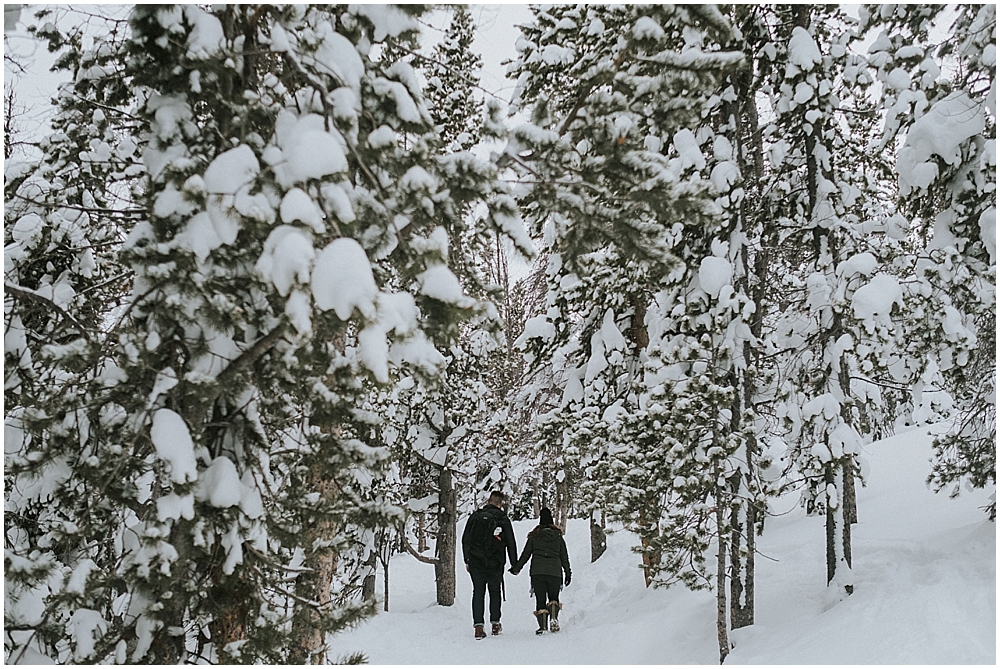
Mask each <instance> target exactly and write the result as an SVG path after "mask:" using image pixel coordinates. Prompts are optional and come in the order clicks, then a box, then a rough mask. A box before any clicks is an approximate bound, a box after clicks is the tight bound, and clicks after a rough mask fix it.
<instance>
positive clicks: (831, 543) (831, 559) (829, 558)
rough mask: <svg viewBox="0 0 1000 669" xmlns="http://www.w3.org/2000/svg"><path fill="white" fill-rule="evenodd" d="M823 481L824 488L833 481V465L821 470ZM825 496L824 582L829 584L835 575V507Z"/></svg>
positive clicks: (827, 487)
mask: <svg viewBox="0 0 1000 669" xmlns="http://www.w3.org/2000/svg"><path fill="white" fill-rule="evenodd" d="M823 482H824V483H825V484H826V489H827V490H829V486H831V485H833V483H834V475H833V465H829V464H828V465H827V466H826V467H825V468H824V470H823ZM823 494H825V495H827V497H826V584H827V585H830V583H831V582H833V578H834V577H835V576H836V575H837V509H836V508H835V507H834V506H833V505H832V504H830V497H829V494H828V493H826V492H824V493H823Z"/></svg>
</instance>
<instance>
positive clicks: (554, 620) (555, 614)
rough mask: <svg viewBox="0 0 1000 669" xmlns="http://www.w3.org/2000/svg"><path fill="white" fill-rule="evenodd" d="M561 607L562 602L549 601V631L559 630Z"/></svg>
mask: <svg viewBox="0 0 1000 669" xmlns="http://www.w3.org/2000/svg"><path fill="white" fill-rule="evenodd" d="M561 608H562V604H560V603H559V602H549V631H550V632H558V631H559V609H561Z"/></svg>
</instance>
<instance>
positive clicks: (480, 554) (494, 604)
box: [462, 490, 517, 639]
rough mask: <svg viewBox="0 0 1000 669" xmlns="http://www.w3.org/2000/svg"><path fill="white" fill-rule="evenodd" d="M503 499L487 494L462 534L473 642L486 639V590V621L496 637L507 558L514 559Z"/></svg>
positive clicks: (511, 530) (514, 544) (514, 548)
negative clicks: (469, 582)
mask: <svg viewBox="0 0 1000 669" xmlns="http://www.w3.org/2000/svg"><path fill="white" fill-rule="evenodd" d="M506 506H507V497H506V495H504V494H503V493H502V492H500V491H499V490H494V491H493V492H491V493H490V498H489V500H487V503H486V506H484V507H483V508H481V509H479V510H478V511H476V512H475V513H473V514H472V516H470V518H469V520H468V522H466V524H465V531H464V532H463V533H462V556H463V557H464V559H465V570H466V571H467V572H469V575H470V576H471V577H472V624H473V625H474V626H475V628H476V639H483V638H485V637H486V631H485V630H484V629H483V628H484V626H485V624H486V623H485V620H484V614H485V608H486V591H487V590H489V592H490V622H491V623H492V624H493V635H494V636H496V635H497V634H500V630H501V626H500V600H501V597H502V594H501V591H502V589H503V571H504V567H505V566H506V565H507V556H508V555H509V556H510V562H511V564H514V562H515V561H516V560H517V542H516V540H515V539H514V528H513V527H512V526H511V524H510V518H508V517H507V514H506V513H504V509H505V508H506Z"/></svg>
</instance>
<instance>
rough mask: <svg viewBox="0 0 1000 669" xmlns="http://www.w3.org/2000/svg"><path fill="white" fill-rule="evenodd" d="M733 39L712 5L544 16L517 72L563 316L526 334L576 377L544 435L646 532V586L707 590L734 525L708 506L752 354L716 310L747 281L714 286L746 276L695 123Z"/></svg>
mask: <svg viewBox="0 0 1000 669" xmlns="http://www.w3.org/2000/svg"><path fill="white" fill-rule="evenodd" d="M732 34H733V31H732V28H731V26H730V24H729V22H728V21H727V20H726V19H725V18H724V17H723V16H722V15H721V14H720V13H719V12H718V10H717V9H716V8H714V7H709V6H706V7H695V8H684V9H681V8H674V7H657V8H655V9H647V8H635V7H627V8H604V7H600V8H598V7H585V8H564V7H559V8H548V9H544V10H542V9H539V10H536V24H535V25H534V26H529V27H528V28H526V29H525V31H524V36H523V38H522V40H521V42H520V47H519V48H520V52H521V55H520V58H519V61H518V62H517V63H516V67H515V72H516V73H519V74H520V78H519V80H518V91H519V95H520V98H519V99H520V100H522V101H524V102H525V103H531V112H532V115H533V125H532V126H529V127H527V128H524V129H515V131H514V136H515V138H516V140H517V144H516V145H515V146H514V147H513V148H512V149H510V150H509V151H508V153H509V154H510V155H511V158H510V159H511V160H512V161H513V162H514V164H517V163H518V162H520V163H521V164H523V166H524V167H523V169H524V174H525V176H524V180H525V181H526V182H527V183H528V184H529V185H530V186H531V190H530V191H529V195H527V196H526V197H525V198H523V200H522V206H523V207H524V209H525V213H526V216H527V217H528V218H529V220H530V221H531V222H532V223H533V225H534V226H535V227H534V230H535V232H536V234H543V235H544V239H545V243H546V245H547V247H548V250H549V252H550V255H549V258H548V282H549V287H550V292H549V297H548V299H547V305H546V306H547V312H546V313H545V315H544V316H541V317H538V318H537V319H533V321H529V322H528V324H527V326H526V332H525V337H524V339H525V343H526V344H528V351H529V355H530V356H531V357H532V358H533V359H534V360H541V361H545V360H550V359H552V360H555V359H558V360H560V366H562V367H564V368H565V369H566V370H567V374H566V377H565V379H564V384H565V391H564V393H563V396H562V401H561V406H560V408H558V409H556V410H555V411H553V412H551V413H550V414H549V415H548V416H546V417H543V419H542V422H541V423H540V426H539V438H538V441H539V442H540V443H548V444H550V445H551V444H554V445H556V446H555V447H556V448H560V450H561V452H560V453H559V455H558V457H556V458H555V460H556V461H557V462H559V464H560V466H561V472H562V475H564V476H567V475H572V474H573V473H574V471H577V472H581V473H585V479H584V480H583V481H582V486H581V489H582V490H584V491H585V494H586V495H587V496H588V501H589V502H590V504H592V505H593V506H594V507H597V506H606V508H607V511H608V515H609V517H611V518H613V519H618V520H621V521H622V522H624V523H625V525H626V527H628V528H629V529H633V530H634V531H636V532H637V534H639V536H640V539H641V542H642V546H641V548H639V549H638V550H639V552H641V554H642V556H643V566H644V573H645V577H646V582H647V584H653V583H658V584H663V585H665V584H669V583H671V582H674V581H678V580H679V581H683V582H685V583H687V584H689V585H691V586H693V587H697V586H699V585H701V586H704V585H708V583H709V582H710V581H709V577H708V576H707V575H706V574H705V572H704V569H703V565H704V553H705V551H706V550H707V546H708V540H709V537H711V536H713V535H715V536H718V534H719V533H720V532H722V531H728V522H729V521H728V520H726V519H725V518H724V517H723V516H724V514H720V515H719V516H717V517H716V520H717V521H718V522H717V524H716V526H715V527H714V528H711V527H709V521H710V519H711V518H712V512H711V509H712V507H713V506H714V505H713V504H711V503H710V501H709V500H710V499H714V500H716V501H717V502H718V500H719V499H720V498H722V497H727V496H728V493H724V492H723V491H724V489H726V486H727V485H728V484H727V483H725V482H724V477H723V476H722V471H723V470H724V463H725V461H726V458H727V456H728V455H729V454H731V453H732V452H733V450H734V448H735V447H736V445H737V444H738V443H739V442H738V439H737V437H736V434H738V433H739V429H736V430H734V429H733V426H732V425H731V421H730V419H731V418H732V413H731V407H732V404H733V401H734V395H733V390H732V388H731V386H730V384H729V382H728V380H727V379H726V378H725V377H726V376H727V374H728V373H729V372H728V371H727V367H728V364H729V363H727V362H724V360H725V359H727V356H729V355H730V354H727V353H726V352H725V349H726V348H727V347H728V346H731V345H736V342H731V343H727V342H726V341H725V328H723V333H722V335H721V336H719V337H717V338H714V339H713V334H714V331H713V327H714V326H715V325H716V321H715V320H714V319H713V315H712V313H711V312H712V311H713V310H716V311H715V314H716V315H717V316H718V317H720V318H721V319H723V320H725V319H726V318H728V317H729V316H728V314H730V313H736V314H739V313H740V312H741V311H742V305H741V303H740V300H739V299H734V300H730V297H731V296H732V291H731V289H730V292H729V294H728V295H727V296H726V297H725V299H724V300H723V303H722V304H721V305H719V304H716V300H718V299H719V294H720V289H721V288H722V287H723V285H725V284H729V283H731V278H730V279H726V280H723V281H722V282H721V283H720V284H719V285H718V286H715V287H712V286H709V285H708V283H713V284H714V283H715V281H714V279H715V278H717V277H718V276H719V274H718V273H716V272H714V269H716V268H717V269H720V270H721V266H722V265H723V264H724V265H726V266H727V267H728V268H729V273H730V275H731V274H732V265H731V263H730V260H728V259H724V258H722V256H725V255H726V253H727V252H728V249H729V246H728V244H727V243H725V242H724V240H727V239H728V238H729V235H730V234H731V233H732V229H731V228H729V229H728V230H727V228H728V225H729V224H728V223H726V222H725V220H724V219H723V218H722V217H721V216H720V215H719V214H720V213H721V210H720V209H719V207H718V205H717V203H716V202H715V199H716V197H717V195H718V193H717V191H716V189H715V188H714V184H712V183H711V182H709V181H708V180H706V179H704V178H703V177H702V174H701V170H702V169H704V168H705V166H706V164H705V160H704V156H703V154H702V153H701V149H700V147H699V137H697V136H696V135H695V134H694V133H693V132H692V131H691V130H690V129H689V128H693V127H696V125H697V124H698V122H699V120H700V118H701V117H702V115H703V114H705V113H708V109H709V108H710V107H711V106H712V105H713V104H714V103H712V102H710V101H709V95H710V93H711V92H713V91H714V90H715V88H716V86H717V85H718V83H719V81H720V78H721V77H722V76H724V75H725V73H726V72H727V70H730V69H735V67H736V66H738V65H739V64H740V62H741V59H742V56H741V55H740V54H738V53H733V52H730V51H727V50H726V49H725V48H719V45H725V44H728V43H729V42H730V40H731V39H732ZM620 35H626V36H627V37H626V38H624V39H623V38H620V37H619V36H620ZM705 90H707V91H708V92H706V93H702V91H705ZM734 252H736V253H738V249H736V250H735V251H734ZM716 261H718V262H716ZM703 263H704V265H705V266H706V268H709V269H708V270H706V271H705V272H704V275H705V277H706V282H707V283H706V285H705V286H704V288H703V287H702V286H701V285H700V282H699V276H698V275H699V268H700V267H701V266H702V264H703ZM713 263H714V264H713ZM716 265H718V267H716ZM709 279H711V280H709ZM730 307H732V309H730ZM563 360H565V363H562V361H563ZM688 374H690V376H688ZM550 447H553V446H550ZM689 478H690V484H689V483H688V479H689ZM685 486H689V487H687V488H686V489H685ZM721 503H722V504H723V505H727V504H728V502H727V501H725V500H723V501H722V502H721ZM723 545H724V544H723ZM724 562H725V561H724V560H723V564H724ZM720 652H721V654H722V656H723V657H724V656H725V654H726V653H728V642H727V641H726V640H725V634H724V623H723V627H720Z"/></svg>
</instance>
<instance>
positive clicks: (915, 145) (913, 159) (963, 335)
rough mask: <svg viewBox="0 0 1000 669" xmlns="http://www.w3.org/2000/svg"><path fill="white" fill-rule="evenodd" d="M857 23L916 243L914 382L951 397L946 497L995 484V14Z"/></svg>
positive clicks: (939, 485) (937, 463) (883, 14)
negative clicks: (880, 88) (867, 43)
mask: <svg viewBox="0 0 1000 669" xmlns="http://www.w3.org/2000/svg"><path fill="white" fill-rule="evenodd" d="M862 24H863V26H864V27H866V28H868V29H871V30H872V31H875V30H878V31H879V34H878V36H877V38H876V41H875V43H874V44H873V45H872V47H871V49H870V53H871V55H870V59H871V62H872V67H873V68H876V69H877V71H878V76H879V78H880V80H882V81H883V82H884V93H883V100H882V102H883V106H884V109H885V114H886V122H885V128H884V131H883V136H882V138H881V142H880V143H879V145H878V146H879V147H889V146H890V145H891V143H892V142H899V141H900V140H901V144H899V148H898V151H897V152H896V154H895V156H894V157H895V161H894V165H893V166H894V168H895V173H896V174H897V175H898V176H897V183H896V184H894V185H895V186H896V187H897V188H898V190H897V191H896V193H897V197H898V215H897V219H896V220H895V221H894V223H895V225H896V226H897V227H902V228H904V229H908V230H911V231H912V232H911V235H912V236H913V237H914V238H915V239H916V240H918V243H917V245H916V248H915V249H913V250H912V251H911V253H910V254H909V255H908V257H907V260H908V268H909V269H910V271H911V272H912V273H913V274H912V281H913V285H914V287H913V288H912V289H911V290H910V291H909V293H908V295H907V299H909V300H911V301H912V302H914V303H915V307H914V308H911V309H908V310H907V313H906V314H905V317H904V319H903V320H904V321H905V327H904V330H905V333H906V334H905V337H906V340H907V342H908V343H909V348H910V349H911V350H912V351H913V355H914V356H920V357H921V358H923V359H924V361H923V364H922V365H921V366H920V368H919V369H918V370H917V374H916V375H915V377H916V378H912V379H909V380H910V381H911V383H913V385H914V389H915V391H916V392H917V393H920V392H921V390H922V388H923V387H924V385H925V382H927V381H933V380H934V379H935V378H936V373H935V372H939V373H940V375H941V377H943V381H944V387H945V389H946V390H947V391H948V392H949V393H950V394H951V395H952V396H953V398H954V400H955V405H956V415H955V418H954V421H953V423H952V426H951V428H950V430H949V431H948V432H947V433H946V434H944V435H942V436H941V437H939V438H938V439H937V440H936V441H935V446H934V448H935V458H934V465H933V470H932V473H931V475H930V477H929V479H928V482H929V483H930V484H931V485H932V486H933V487H934V488H935V489H936V490H938V491H940V490H944V489H949V490H950V491H951V494H952V495H957V494H958V492H959V490H960V487H961V484H962V483H963V482H967V483H968V484H970V485H972V486H974V487H985V486H987V485H990V484H992V485H994V486H995V485H996V400H995V395H996V391H995V389H996V374H995V360H994V354H993V349H994V348H995V341H996V298H995V295H996V220H995V219H996V213H995V212H996V193H995V184H996V156H995V141H996V92H995V80H996V71H995V68H996V61H995V58H996V56H995V53H996V52H995V39H996V37H995V36H996V11H995V8H994V7H993V6H981V7H978V6H960V7H958V8H956V9H954V10H952V9H951V8H947V9H946V8H945V7H942V6H913V7H891V6H877V5H871V6H865V8H864V10H863V11H862ZM934 27H937V29H938V30H937V31H934V30H933V28H934ZM935 33H937V34H944V35H946V37H945V38H944V39H943V40H942V41H940V42H935V39H934V38H933V37H932V35H934V34H935ZM947 72H952V73H953V74H948V75H946V74H945V73H947ZM995 508H996V507H995V504H992V505H990V507H989V508H988V509H987V512H988V513H989V515H990V517H991V518H994V517H995V513H996V511H995Z"/></svg>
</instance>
